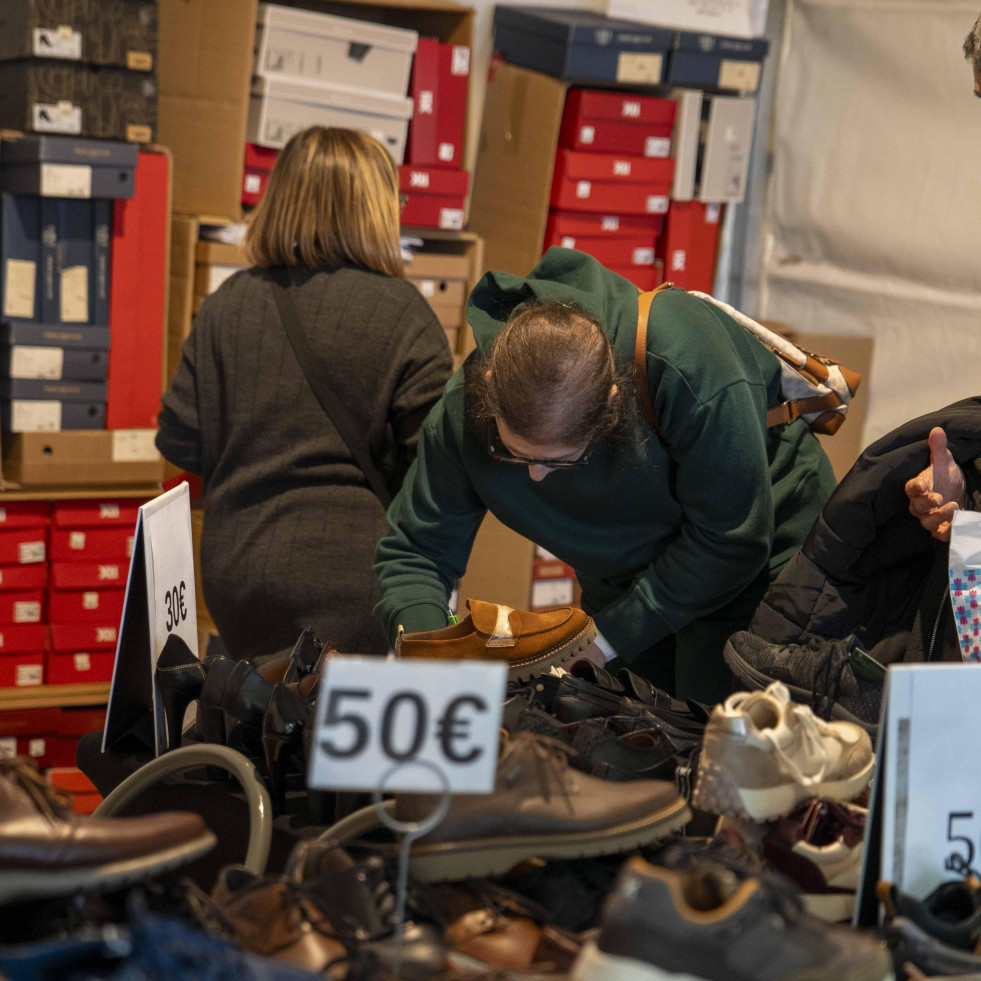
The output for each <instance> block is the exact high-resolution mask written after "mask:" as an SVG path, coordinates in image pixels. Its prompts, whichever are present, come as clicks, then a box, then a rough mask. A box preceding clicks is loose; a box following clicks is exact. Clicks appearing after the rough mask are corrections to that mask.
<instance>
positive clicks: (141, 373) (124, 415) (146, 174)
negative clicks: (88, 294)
mask: <svg viewBox="0 0 981 981" xmlns="http://www.w3.org/2000/svg"><path fill="white" fill-rule="evenodd" d="M113 209H114V210H113V234H112V259H111V264H110V269H111V280H110V282H111V286H110V297H109V302H110V307H109V327H110V330H111V333H112V347H111V348H110V349H109V395H108V402H107V405H106V428H107V429H130V428H133V427H136V428H151V429H155V428H156V425H157V413H158V412H159V411H160V379H161V374H162V371H163V337H164V333H163V332H164V309H165V307H164V303H165V299H166V293H167V260H168V254H167V249H168V243H169V241H170V158H169V156H168V155H167V154H166V153H150V152H145V151H142V150H141V151H140V153H139V156H138V159H137V164H136V179H135V190H134V195H133V197H132V198H121V199H119V200H117V201H115V202H113Z"/></svg>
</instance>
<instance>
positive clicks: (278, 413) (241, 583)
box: [157, 267, 451, 658]
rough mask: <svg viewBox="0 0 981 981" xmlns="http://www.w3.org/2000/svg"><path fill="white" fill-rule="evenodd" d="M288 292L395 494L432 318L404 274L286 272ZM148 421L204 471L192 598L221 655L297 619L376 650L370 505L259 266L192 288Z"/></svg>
mask: <svg viewBox="0 0 981 981" xmlns="http://www.w3.org/2000/svg"><path fill="white" fill-rule="evenodd" d="M294 295H295V296H296V301H297V306H298V308H299V314H300V320H301V322H302V325H303V327H304V328H305V329H306V331H307V333H308V335H309V337H310V342H311V345H312V346H313V348H314V350H315V351H316V352H317V353H318V355H320V357H321V358H323V360H324V362H325V363H326V365H327V369H328V372H329V374H330V375H331V377H332V378H333V380H334V384H335V386H336V389H337V392H338V393H339V395H340V396H341V397H342V398H343V400H344V402H345V403H346V404H347V405H348V407H349V409H350V411H351V413H352V415H353V416H354V418H355V419H356V420H357V421H358V423H360V426H361V430H362V432H363V435H364V438H365V439H366V441H367V443H368V446H369V448H370V451H371V456H372V459H373V460H374V461H375V463H376V465H377V466H378V467H379V469H380V470H381V472H382V474H383V476H384V477H385V478H386V481H387V482H388V484H389V485H390V486H391V487H392V489H393V491H394V490H396V489H397V488H398V486H399V484H400V483H401V480H402V477H403V476H404V474H405V471H406V469H407V468H408V465H409V463H410V462H411V460H412V458H413V456H414V454H415V444H416V440H417V437H418V430H419V426H420V425H421V423H422V420H423V418H424V417H425V415H426V413H427V412H428V411H429V409H430V407H431V406H432V405H433V404H434V403H435V401H436V400H437V399H438V398H439V395H440V393H441V391H442V389H443V385H444V384H445V383H446V380H447V378H449V375H450V371H451V357H450V352H449V348H448V345H447V342H446V335H445V334H444V332H443V329H442V328H441V327H440V325H439V322H438V321H437V320H436V317H435V315H434V314H433V312H432V311H431V310H430V308H429V307H428V305H427V304H426V302H425V300H423V299H422V297H421V296H420V295H419V293H418V292H417V291H416V289H415V288H414V287H413V286H412V285H411V284H409V283H407V282H406V281H404V280H400V279H392V278H389V277H386V276H382V275H379V274H377V273H373V272H368V271H366V270H363V269H359V268H354V267H342V268H336V269H329V270H301V271H300V272H299V273H298V275H297V285H296V288H295V294H294ZM159 423H160V432H159V434H158V435H157V446H158V448H159V449H160V452H161V453H163V455H164V456H165V457H166V458H167V459H168V460H170V461H171V462H172V463H174V464H176V465H177V466H179V467H182V468H184V469H185V470H188V471H190V472H191V473H196V474H200V475H202V477H203V479H204V494H205V497H204V518H205V521H204V533H203V538H202V546H201V566H202V578H203V585H204V595H205V600H206V602H207V604H208V609H209V610H210V612H211V615H212V616H213V617H214V620H215V623H216V625H217V626H218V630H219V633H220V634H221V636H222V639H223V640H224V641H225V643H226V644H227V646H228V648H229V650H230V652H231V653H232V655H233V656H234V657H238V658H242V657H255V656H258V655H262V654H269V653H272V652H274V651H278V650H281V649H283V648H286V647H289V646H290V645H292V644H293V642H294V641H295V640H296V638H297V636H298V635H299V633H300V631H301V629H302V628H303V627H304V626H307V625H312V626H313V627H314V628H315V629H316V630H317V633H318V634H319V636H320V637H321V639H322V640H328V641H330V642H331V643H332V644H333V645H334V646H335V647H336V648H337V649H338V650H340V651H342V652H353V653H379V652H383V651H384V650H386V649H387V644H386V642H385V638H384V635H383V633H382V630H381V627H380V625H379V623H378V621H377V620H376V619H375V617H374V616H373V614H372V612H371V611H372V607H373V606H374V604H375V602H376V601H377V599H378V590H377V586H376V583H375V578H374V574H373V572H372V557H373V554H374V549H375V544H376V542H377V541H378V539H379V538H380V537H381V536H382V535H383V534H384V533H385V532H386V530H387V526H386V523H385V515H384V511H383V509H382V506H381V504H380V503H379V501H378V499H377V498H376V497H375V495H374V493H373V492H372V490H371V488H370V486H369V484H368V481H367V479H366V478H365V476H364V474H363V473H362V472H361V470H360V468H359V467H358V465H357V464H356V462H355V460H354V456H353V454H352V453H351V452H350V450H349V449H348V448H347V446H346V445H345V443H344V441H343V440H342V438H341V436H340V434H339V433H338V431H337V429H336V428H335V427H334V425H333V423H332V422H330V421H329V420H328V418H327V416H326V415H325V413H324V410H323V409H322V408H321V406H320V403H319V402H318V401H317V398H316V396H315V395H314V393H313V390H312V389H311V387H310V385H309V383H308V382H307V379H306V377H305V375H304V374H303V371H302V369H301V367H300V364H299V362H298V361H297V358H296V355H295V354H294V353H293V348H292V346H291V345H290V342H289V339H288V337H287V335H286V332H285V330H284V328H283V325H282V322H281V321H280V318H279V314H278V311H277V308H276V303H275V299H274V295H273V288H272V285H271V281H270V279H269V275H268V273H267V272H266V271H265V270H262V269H248V270H244V271H243V272H240V273H238V274H236V275H235V276H233V277H232V278H231V279H229V280H228V281H227V282H225V283H224V284H223V285H222V286H221V288H220V289H219V290H218V291H217V292H216V293H214V294H213V295H212V296H209V297H208V299H207V300H205V302H204V304H203V305H202V307H201V310H200V312H199V314H198V316H197V319H196V320H195V323H194V327H193V329H192V331H191V334H190V336H189V337H188V339H187V341H186V342H185V344H184V349H183V359H182V361H181V364H180V367H179V369H178V371H177V375H176V377H175V378H174V382H173V384H172V385H171V387H170V389H169V391H168V392H167V393H166V394H165V395H164V397H163V411H162V412H161V413H160V417H159Z"/></svg>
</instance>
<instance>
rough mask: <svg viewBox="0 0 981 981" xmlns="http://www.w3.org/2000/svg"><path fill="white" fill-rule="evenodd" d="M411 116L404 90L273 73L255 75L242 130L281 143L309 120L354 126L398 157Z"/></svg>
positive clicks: (262, 141) (263, 142)
mask: <svg viewBox="0 0 981 981" xmlns="http://www.w3.org/2000/svg"><path fill="white" fill-rule="evenodd" d="M411 116H412V100H411V99H410V98H408V97H407V96H395V95H383V94H379V93H377V92H369V91H366V90H362V89H347V88H343V87H342V86H339V85H323V84H314V83H312V82H300V81H296V80H295V79H291V78H280V77H279V76H276V75H272V76H256V77H255V78H254V79H253V81H252V97H251V98H250V99H249V119H248V128H247V130H246V134H247V137H248V139H249V141H250V142H252V143H258V144H260V145H261V146H267V147H284V146H285V145H286V144H287V142H288V141H289V139H290V137H292V136H293V135H294V134H296V133H299V132H300V131H301V130H305V129H307V128H308V127H310V126H339V127H342V128H344V129H359V130H363V131H364V132H365V133H368V134H369V135H370V136H373V137H374V138H375V139H376V140H378V142H379V143H381V144H383V145H384V146H385V147H386V148H387V149H388V151H389V153H391V155H392V156H393V157H394V158H395V162H396V163H401V162H402V158H403V156H404V154H405V140H406V136H407V134H408V131H409V119H410V117H411Z"/></svg>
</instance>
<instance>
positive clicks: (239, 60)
mask: <svg viewBox="0 0 981 981" xmlns="http://www.w3.org/2000/svg"><path fill="white" fill-rule="evenodd" d="M322 6H323V9H325V11H326V12H329V13H333V14H340V15H345V14H351V15H356V16H357V17H359V18H361V19H364V20H372V21H374V22H376V23H380V24H388V25H391V26H393V27H404V28H408V29H410V30H417V31H419V32H420V33H421V34H425V35H427V36H431V37H436V38H438V39H439V40H440V41H442V42H445V43H450V44H458V45H467V46H471V47H472V45H473V18H474V12H473V10H472V8H470V7H468V6H464V5H463V4H460V3H455V2H453V0H389V2H384V0H383V2H375V3H354V2H353V0H330V3H329V4H327V3H324V4H323V5H322ZM256 10H257V7H256V3H255V2H254V0H160V57H159V78H160V142H161V143H163V144H165V145H166V146H168V147H170V149H171V150H172V152H173V154H174V160H175V161H176V170H175V174H174V208H175V209H176V210H178V211H185V212H189V213H191V214H199V215H218V216H223V217H225V218H229V219H233V220H234V219H238V217H239V216H240V214H241V181H242V160H243V157H244V155H245V142H246V137H245V133H246V119H247V115H248V104H249V85H250V80H251V77H252V67H253V52H254V40H255V26H256ZM464 144H466V140H464Z"/></svg>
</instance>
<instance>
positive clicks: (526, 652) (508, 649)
mask: <svg viewBox="0 0 981 981" xmlns="http://www.w3.org/2000/svg"><path fill="white" fill-rule="evenodd" d="M467 607H468V609H469V610H470V615H469V616H468V617H467V618H466V619H464V620H461V621H460V622H459V623H458V624H455V625H454V626H452V627H444V628H443V629H442V630H428V631H425V632H423V633H417V634H399V636H398V637H397V638H396V641H395V654H396V656H397V657H428V658H439V659H444V658H445V659H451V660H463V659H469V660H475V661H480V660H486V659H488V658H489V659H491V660H495V661H506V662H507V664H508V678H509V679H510V680H512V681H526V680H527V679H529V678H532V677H534V676H535V675H538V674H544V673H546V672H547V671H548V669H549V668H551V667H553V666H556V667H557V666H558V665H560V664H566V663H567V662H569V661H574V660H575V659H576V658H577V657H578V656H579V654H580V652H581V651H582V650H584V649H585V648H586V647H588V646H589V645H590V644H591V643H592V642H593V640H594V639H595V637H596V626H595V624H594V623H593V619H592V617H588V616H586V614H585V613H583V611H582V610H580V609H577V608H576V607H574V606H563V607H560V608H559V609H557V610H546V611H545V612H543V613H529V612H528V611H526V610H512V609H511V607H510V606H500V605H499V604H497V603H485V602H484V601H483V600H475V599H470V600H467Z"/></svg>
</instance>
